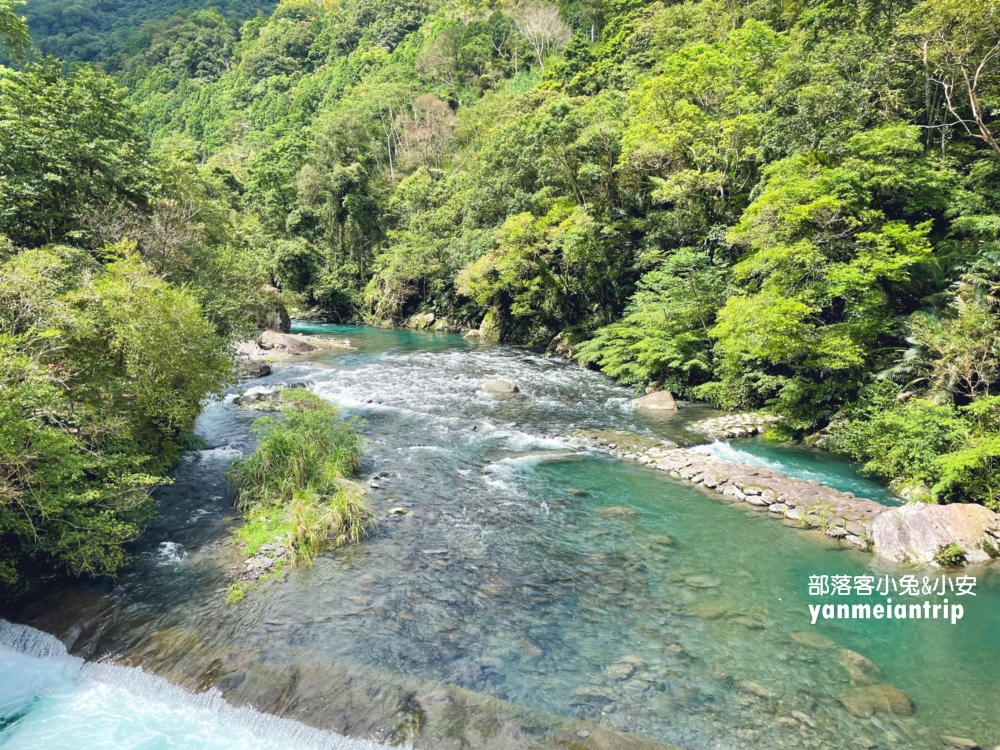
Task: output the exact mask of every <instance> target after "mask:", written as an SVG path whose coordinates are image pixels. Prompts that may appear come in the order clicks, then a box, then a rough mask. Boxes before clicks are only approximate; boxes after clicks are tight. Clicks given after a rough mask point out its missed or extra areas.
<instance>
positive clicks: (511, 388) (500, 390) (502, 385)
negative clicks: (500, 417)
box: [479, 379, 521, 396]
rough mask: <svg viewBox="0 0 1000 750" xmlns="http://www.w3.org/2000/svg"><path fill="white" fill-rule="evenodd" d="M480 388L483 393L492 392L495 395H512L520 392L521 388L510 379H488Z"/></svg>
mask: <svg viewBox="0 0 1000 750" xmlns="http://www.w3.org/2000/svg"><path fill="white" fill-rule="evenodd" d="M479 390H481V391H482V392H483V393H492V394H493V395H494V396H510V395H512V394H514V393H520V392H521V389H520V388H518V387H517V386H516V385H514V384H513V383H511V382H510V381H509V380H499V379H497V380H487V381H486V382H485V383H483V384H482V385H481V386H479Z"/></svg>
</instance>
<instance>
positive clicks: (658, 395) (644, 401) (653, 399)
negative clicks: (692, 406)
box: [632, 391, 677, 411]
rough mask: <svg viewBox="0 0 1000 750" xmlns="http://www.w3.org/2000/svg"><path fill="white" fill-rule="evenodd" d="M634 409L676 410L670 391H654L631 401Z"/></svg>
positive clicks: (675, 403)
mask: <svg viewBox="0 0 1000 750" xmlns="http://www.w3.org/2000/svg"><path fill="white" fill-rule="evenodd" d="M632 405H633V406H634V407H635V408H636V409H642V410H648V411H677V402H676V401H674V397H673V395H671V393H670V391H655V392H654V393H650V394H649V395H648V396H643V397H642V398H637V399H635V400H634V401H633V402H632Z"/></svg>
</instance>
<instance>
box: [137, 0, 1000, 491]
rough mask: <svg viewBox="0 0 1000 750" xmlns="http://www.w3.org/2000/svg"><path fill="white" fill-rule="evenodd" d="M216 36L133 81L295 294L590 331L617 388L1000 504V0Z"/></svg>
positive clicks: (532, 329)
mask: <svg viewBox="0 0 1000 750" xmlns="http://www.w3.org/2000/svg"><path fill="white" fill-rule="evenodd" d="M213 18H214V21H213V20H212V19H213ZM220 25H221V19H220V18H219V17H218V16H213V15H212V14H210V13H205V14H199V15H198V16H197V17H194V16H192V17H190V18H187V19H185V20H183V21H178V23H177V25H176V26H175V27H174V28H173V29H172V30H171V32H170V33H169V34H167V33H164V35H163V36H162V37H157V38H154V40H153V42H152V44H151V47H150V49H151V50H168V49H169V52H167V51H163V52H157V54H156V55H153V54H151V53H147V55H146V56H145V58H144V59H142V60H136V61H135V63H134V64H133V65H131V66H129V68H128V70H129V72H128V73H127V74H126V75H125V76H124V78H123V80H124V81H125V82H126V83H127V84H128V85H129V86H130V87H131V89H132V90H133V91H134V94H133V96H132V101H133V103H134V105H135V106H136V108H137V110H138V112H139V113H140V118H141V120H142V122H143V124H144V126H145V127H146V128H147V130H148V132H149V133H150V135H151V136H152V137H153V138H154V139H155V140H156V141H157V142H160V143H163V144H167V143H169V144H172V146H173V147H174V148H178V149H187V150H188V151H190V152H191V153H194V154H197V158H198V159H203V160H205V161H206V163H207V164H209V165H211V167H212V168H213V169H215V170H218V171H219V173H220V174H225V175H226V179H227V180H231V184H232V185H233V188H234V189H235V190H236V191H237V192H238V194H239V201H240V205H241V206H242V207H243V209H244V210H245V211H246V213H245V214H244V220H245V221H247V222H252V223H253V226H254V229H255V231H257V232H259V235H258V236H259V237H260V238H261V239H260V244H261V248H262V251H263V252H265V253H267V254H269V255H270V259H271V260H270V269H271V274H272V278H273V280H274V282H275V283H276V284H278V285H279V286H280V287H281V288H282V289H285V290H290V291H293V292H297V293H300V294H302V295H303V296H304V298H305V302H306V303H308V304H316V305H319V306H321V307H323V308H325V309H326V310H327V311H328V313H329V314H330V315H331V316H333V317H334V318H336V319H342V320H352V319H363V320H368V321H374V322H383V323H384V322H389V323H397V324H398V323H400V322H401V321H403V320H404V319H405V318H406V317H407V316H409V315H410V314H412V313H414V312H417V311H433V312H435V313H437V315H438V316H439V317H442V316H443V317H447V318H449V319H451V320H452V321H453V322H454V323H455V324H456V325H464V326H472V327H478V326H479V325H480V323H481V321H483V319H484V318H485V319H486V324H485V326H484V327H483V331H484V332H485V333H487V334H488V335H494V336H497V337H499V338H501V339H503V340H508V341H519V342H525V343H530V344H535V345H543V346H544V345H546V344H548V343H549V341H550V340H551V339H552V338H553V337H554V336H556V335H557V334H559V333H561V332H564V333H565V335H564V336H563V340H567V339H568V340H570V341H581V342H582V341H586V340H587V339H589V341H587V343H585V344H583V346H582V347H580V349H579V352H578V356H579V358H580V359H581V360H582V361H584V362H589V363H593V364H595V365H596V366H599V367H601V368H603V369H604V370H605V371H607V372H608V373H610V374H611V375H613V376H615V377H617V378H620V379H622V380H623V381H625V382H628V383H635V384H638V385H646V384H649V383H654V384H657V385H658V386H660V387H666V388H670V389H672V390H675V391H677V392H679V393H681V394H682V395H684V396H685V397H688V398H695V399H704V400H707V401H710V402H713V403H716V404H719V405H721V406H727V407H739V408H752V407H762V406H763V407H767V408H769V409H771V410H773V411H775V412H777V413H779V414H782V415H783V416H785V417H786V419H785V422H784V423H783V427H781V428H779V430H778V434H780V435H787V436H791V435H803V434H806V433H809V432H811V431H814V430H816V429H818V428H821V427H823V426H824V425H827V424H828V423H829V422H830V421H831V420H834V421H835V426H837V427H838V429H837V430H835V431H834V442H835V443H836V444H838V445H839V446H840V447H842V448H843V449H846V450H849V451H850V452H852V453H853V454H854V455H856V456H858V457H859V458H863V459H864V460H866V461H868V462H869V468H870V469H871V470H873V471H875V472H877V473H880V474H882V475H884V476H885V477H887V478H889V479H897V480H898V481H899V483H900V485H901V486H909V488H910V489H909V491H910V492H912V493H914V494H916V495H918V496H930V495H933V496H934V497H936V498H938V499H941V500H963V499H964V500H967V499H977V500H981V501H983V500H985V501H987V502H990V503H996V502H998V499H1000V498H998V497H997V496H996V493H997V492H998V491H1000V485H998V484H997V481H998V477H997V476H996V475H995V471H994V468H993V462H994V456H996V455H997V450H998V449H1000V443H994V442H993V440H994V439H993V438H992V437H991V436H992V435H993V434H994V427H995V424H996V415H997V412H996V406H995V403H996V402H995V401H994V395H993V392H992V390H991V388H992V384H993V381H994V380H995V373H996V367H997V354H998V351H997V346H998V338H997V322H996V310H995V308H994V302H995V290H996V285H997V283H998V279H1000V270H998V261H1000V246H998V245H997V233H998V230H1000V216H998V197H1000V196H998V194H997V191H996V185H997V184H998V183H997V176H998V170H1000V145H998V143H997V140H996V132H995V131H996V126H997V122H996V118H995V117H994V115H993V112H995V111H996V106H997V104H998V103H1000V99H998V97H1000V64H998V57H997V55H998V47H997V44H998V43H1000V4H998V3H997V2H995V0H990V1H989V2H984V3H964V2H952V1H951V0H946V1H945V2H938V1H937V0H935V1H933V2H931V1H928V2H923V3H915V2H908V3H907V2H904V3H898V2H893V3H883V2H878V1H877V0H875V1H868V0H807V1H806V2H793V3H789V2H776V1H775V2H771V1H769V0H760V1H758V2H753V3H742V2H740V3H736V2H725V1H721V0H704V1H703V2H683V3H661V2H655V3H647V2H639V1H638V0H632V1H630V2H628V1H626V2H577V3H567V4H563V5H561V6H560V7H558V8H556V7H555V6H551V5H546V4H544V3H537V2H534V3H518V4H499V5H491V4H488V3H480V4H476V3H454V4H452V3H446V4H444V5H441V6H434V5H431V4H424V3H421V2H415V1H414V2H401V3H399V2H393V3H390V2H381V3H380V2H377V1H375V2H372V1H371V0H365V1H363V2H351V1H349V2H344V3H324V4H317V3H314V2H283V3H282V4H281V5H280V6H279V7H278V9H277V10H276V11H275V13H274V14H273V15H272V16H271V17H270V18H269V19H267V20H265V19H263V18H257V19H255V20H252V21H250V22H248V23H247V24H246V25H245V26H244V27H243V28H242V30H241V31H240V32H239V34H236V33H235V32H234V33H233V34H232V35H231V38H230V39H229V41H228V42H227V43H226V44H216V45H213V46H212V51H211V54H209V55H205V56H199V55H198V54H197V53H196V50H197V49H199V45H198V40H199V38H201V37H202V35H205V34H210V33H215V31H213V29H216V28H220ZM220 53H222V54H221V57H220ZM182 60H183V61H185V62H180V61H182ZM264 238H266V239H264ZM845 409H846V410H847V411H846V412H845ZM848 414H849V415H850V419H849V420H848V419H846V417H847V415H848Z"/></svg>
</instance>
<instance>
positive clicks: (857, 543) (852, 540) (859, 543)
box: [844, 534, 868, 549]
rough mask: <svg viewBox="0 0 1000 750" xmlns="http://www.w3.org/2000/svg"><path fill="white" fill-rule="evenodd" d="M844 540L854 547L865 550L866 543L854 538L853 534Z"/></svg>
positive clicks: (857, 537) (859, 538) (856, 537)
mask: <svg viewBox="0 0 1000 750" xmlns="http://www.w3.org/2000/svg"><path fill="white" fill-rule="evenodd" d="M844 539H845V540H846V541H848V542H850V543H851V544H853V545H854V546H855V547H861V548H862V549H867V547H868V542H866V541H865V540H864V539H862V538H861V537H859V536H855V535H854V534H848V535H847V536H845V537H844Z"/></svg>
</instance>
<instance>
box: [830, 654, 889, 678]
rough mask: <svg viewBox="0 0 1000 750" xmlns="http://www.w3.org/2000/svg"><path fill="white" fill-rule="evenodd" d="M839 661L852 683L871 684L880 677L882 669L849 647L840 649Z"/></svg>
mask: <svg viewBox="0 0 1000 750" xmlns="http://www.w3.org/2000/svg"><path fill="white" fill-rule="evenodd" d="M840 662H841V664H843V665H844V667H845V668H846V669H847V673H848V674H849V675H850V676H851V684H852V685H871V684H872V683H874V682H877V681H878V680H879V679H880V678H881V677H882V671H881V670H880V669H879V668H878V666H877V665H876V664H875V663H874V662H873V661H872V660H871V659H868V658H867V657H865V656H862V655H861V654H859V653H858V652H857V651H851V650H850V649H849V648H842V649H840Z"/></svg>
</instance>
